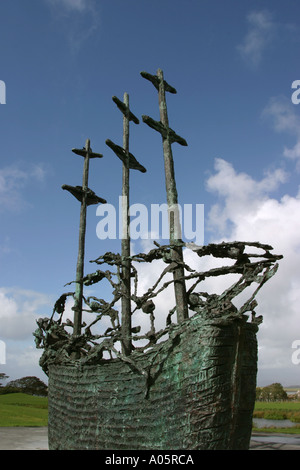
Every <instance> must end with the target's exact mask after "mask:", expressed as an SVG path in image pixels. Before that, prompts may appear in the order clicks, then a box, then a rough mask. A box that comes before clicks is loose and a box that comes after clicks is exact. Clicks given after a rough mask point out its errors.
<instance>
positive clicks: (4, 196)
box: [0, 165, 45, 211]
mask: <svg viewBox="0 0 300 470" xmlns="http://www.w3.org/2000/svg"><path fill="white" fill-rule="evenodd" d="M44 178H45V170H44V168H43V166H42V165H32V166H31V167H29V168H27V169H22V168H21V166H20V165H10V166H6V167H3V168H0V211H3V210H7V209H8V210H16V209H19V208H20V207H24V205H26V202H25V200H24V198H23V195H22V190H23V189H24V188H25V187H26V185H28V183H32V181H33V180H34V181H36V182H42V181H43V180H44Z"/></svg>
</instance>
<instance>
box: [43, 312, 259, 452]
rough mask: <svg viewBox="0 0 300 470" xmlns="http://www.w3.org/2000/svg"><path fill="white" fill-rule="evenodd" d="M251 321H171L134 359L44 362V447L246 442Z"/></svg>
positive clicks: (251, 386)
mask: <svg viewBox="0 0 300 470" xmlns="http://www.w3.org/2000/svg"><path fill="white" fill-rule="evenodd" d="M256 332H257V325H256V324H254V323H246V322H245V321H244V319H240V318H228V319H224V318H220V319H215V320H209V321H208V320H206V321H204V320H201V318H200V317H199V316H198V315H195V316H194V317H192V318H191V319H189V320H187V321H185V322H184V323H183V324H180V325H177V326H175V327H174V329H173V332H172V334H171V337H170V338H169V339H168V340H167V341H165V342H164V343H162V344H159V345H156V346H155V347H154V348H152V350H151V351H149V352H147V353H138V352H134V353H133V354H132V356H131V358H132V364H130V363H125V362H123V361H121V360H119V359H113V360H106V361H101V363H99V364H91V365H89V364H85V365H82V364H80V363H79V362H70V363H68V364H67V363H66V364H64V365H50V367H49V448H50V449H52V450H54V449H61V450H66V449H74V450H75V449H76V450H77V449H86V450H96V449H99V450H105V449H110V450H120V449H128V450H155V449H159V450H169V449H172V450H178V449H180V450H184V449H189V450H193V449H199V450H200V449H203V450H206V449H207V450H209V449H248V447H249V442H250V436H251V427H252V413H253V408H254V403H255V388H256V373H257V341H256Z"/></svg>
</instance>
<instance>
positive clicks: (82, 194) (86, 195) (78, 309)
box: [62, 139, 106, 336]
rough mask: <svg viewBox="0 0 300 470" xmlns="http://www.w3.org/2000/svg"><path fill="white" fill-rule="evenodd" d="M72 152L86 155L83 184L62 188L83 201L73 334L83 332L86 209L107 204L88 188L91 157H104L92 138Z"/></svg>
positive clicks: (76, 334) (65, 185)
mask: <svg viewBox="0 0 300 470" xmlns="http://www.w3.org/2000/svg"><path fill="white" fill-rule="evenodd" d="M72 152H74V153H76V154H77V155H81V156H82V157H84V165H83V177H82V186H69V185H67V184H64V185H63V186H62V189H65V190H67V191H69V192H70V193H71V194H72V195H73V196H74V197H75V198H76V199H77V200H78V201H80V202H81V207H80V223H79V243H78V256H77V266H76V289H75V295H74V307H73V310H74V326H73V335H74V336H79V335H80V334H81V323H82V299H83V275H84V252H85V234H86V210H87V207H88V206H89V205H92V204H99V203H101V204H105V203H106V200H105V199H102V198H100V197H98V196H97V195H96V194H95V193H94V192H93V191H92V190H91V189H89V188H88V179H89V162H90V158H102V157H103V155H101V154H100V153H93V152H92V149H91V147H90V140H89V139H87V140H86V144H85V147H84V148H83V149H72Z"/></svg>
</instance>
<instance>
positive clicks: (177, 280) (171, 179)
mask: <svg viewBox="0 0 300 470" xmlns="http://www.w3.org/2000/svg"><path fill="white" fill-rule="evenodd" d="M141 75H142V77H143V78H145V79H147V80H149V81H150V82H151V83H152V84H153V85H154V86H155V88H156V89H157V91H158V101H159V111H160V121H159V122H158V121H154V120H153V119H152V118H150V117H149V116H142V118H143V121H144V122H145V123H146V124H147V125H148V126H149V127H151V128H152V129H154V130H156V131H157V132H159V133H160V134H161V136H162V142H163V154H164V166H165V184H166V192H167V203H168V210H169V231H170V245H173V248H172V249H171V259H172V261H174V262H176V263H177V268H176V269H175V270H174V272H173V277H174V290H175V299H176V310H177V321H178V322H181V321H183V320H184V319H186V318H188V305H187V299H186V287H185V281H184V264H183V254H182V246H181V226H180V218H179V207H178V194H177V188H176V181H175V172H174V161H173V153H172V143H173V142H177V143H179V144H180V145H184V146H187V143H186V141H185V139H183V138H182V137H180V136H179V135H177V134H176V133H175V132H174V131H173V130H172V129H171V128H170V127H169V119H168V111H167V103H166V92H169V93H173V94H175V93H177V91H176V89H175V88H173V87H172V86H171V85H169V84H168V83H167V82H166V81H165V80H164V76H163V71H162V70H161V69H158V71H157V75H151V74H149V73H147V72H141Z"/></svg>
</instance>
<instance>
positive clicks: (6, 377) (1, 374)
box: [0, 372, 9, 387]
mask: <svg viewBox="0 0 300 470" xmlns="http://www.w3.org/2000/svg"><path fill="white" fill-rule="evenodd" d="M8 378H9V376H8V375H6V374H4V372H0V387H3V385H2V383H1V382H2V381H3V380H6V379H8Z"/></svg>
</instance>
